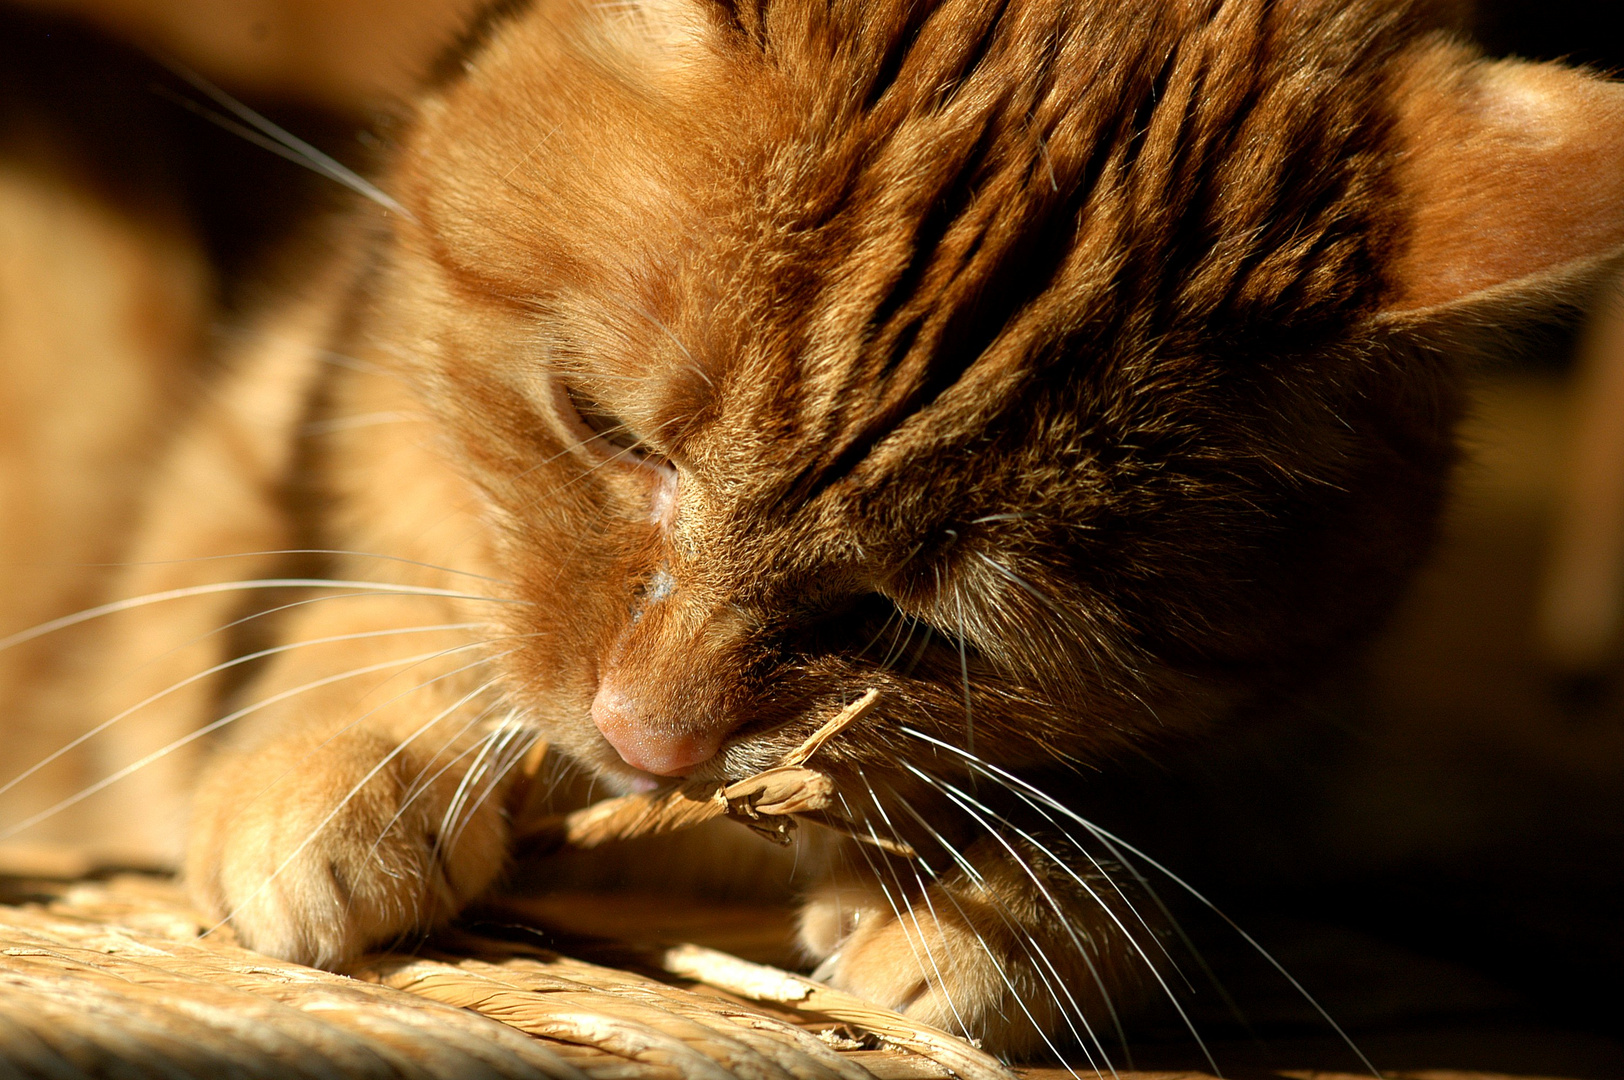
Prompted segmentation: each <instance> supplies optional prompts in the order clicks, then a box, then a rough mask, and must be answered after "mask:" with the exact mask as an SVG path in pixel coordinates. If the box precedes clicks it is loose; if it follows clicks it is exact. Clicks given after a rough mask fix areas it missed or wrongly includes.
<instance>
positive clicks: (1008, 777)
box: [902, 726, 1381, 1077]
mask: <svg viewBox="0 0 1624 1080" xmlns="http://www.w3.org/2000/svg"><path fill="white" fill-rule="evenodd" d="M902 730H903V731H904V732H905V733H907V734H909V735H912V736H914V737H915V738H919V739H923V740H925V741H926V742H929V743H931V744H933V745H935V746H938V747H940V748H942V749H944V750H947V751H949V752H951V753H955V754H958V755H959V756H960V757H966V755H965V753H964V751H963V750H961V749H959V748H958V747H956V746H953V745H951V744H950V743H944V742H942V741H941V740H940V739H935V738H932V737H931V736H929V735H927V734H925V733H924V732H922V731H916V730H914V729H912V728H909V727H906V726H904V727H903V728H902ZM972 764H973V765H974V766H975V767H976V768H978V769H980V770H981V771H982V772H983V773H984V774H985V775H986V776H988V777H989V778H991V779H996V780H1000V781H1002V782H1003V783H1005V784H1006V785H1011V786H1013V787H1017V788H1021V789H1024V790H1025V791H1027V792H1028V793H1030V794H1031V795H1032V796H1033V797H1034V798H1036V799H1038V800H1039V801H1040V802H1042V803H1044V804H1045V805H1047V806H1048V807H1050V808H1051V809H1052V810H1054V811H1056V812H1058V813H1060V814H1063V815H1065V816H1066V817H1067V818H1070V819H1071V820H1072V821H1074V822H1076V823H1077V824H1078V825H1080V826H1082V827H1083V828H1084V829H1086V830H1087V831H1088V833H1089V834H1090V835H1092V836H1094V837H1095V838H1096V839H1098V840H1101V841H1102V842H1104V843H1106V844H1108V845H1109V846H1110V847H1111V848H1112V850H1113V851H1115V850H1116V849H1121V850H1123V851H1128V852H1131V853H1132V854H1133V855H1134V857H1135V858H1138V859H1140V860H1141V861H1143V862H1144V863H1146V864H1147V865H1148V866H1150V867H1152V868H1154V869H1155V870H1156V871H1157V873H1160V874H1162V875H1163V876H1165V877H1166V878H1167V879H1168V880H1169V881H1171V882H1173V884H1175V885H1177V886H1178V887H1179V888H1180V889H1182V890H1184V892H1185V893H1187V894H1188V895H1189V896H1190V897H1191V898H1192V899H1194V900H1195V901H1196V902H1197V903H1199V904H1201V905H1202V906H1203V907H1205V908H1206V909H1207V910H1209V911H1211V912H1212V913H1213V914H1214V915H1216V916H1218V918H1220V919H1222V920H1223V922H1224V923H1225V925H1227V926H1228V927H1229V928H1230V929H1231V930H1233V931H1235V933H1236V934H1238V935H1239V936H1240V938H1241V940H1243V941H1245V942H1246V944H1247V945H1248V946H1250V947H1251V948H1252V949H1253V950H1254V951H1255V952H1256V953H1257V954H1258V955H1259V956H1261V957H1262V958H1263V959H1264V960H1265V961H1267V962H1268V964H1269V966H1271V967H1272V968H1274V970H1275V971H1276V972H1278V973H1279V974H1280V976H1281V977H1282V978H1284V979H1285V980H1286V982H1288V983H1289V984H1290V985H1291V987H1292V989H1293V990H1295V991H1296V992H1297V994H1298V995H1299V996H1301V997H1302V999H1303V1000H1304V1001H1306V1002H1307V1003H1308V1004H1309V1005H1310V1006H1311V1007H1312V1008H1313V1009H1314V1011H1315V1012H1316V1013H1318V1014H1319V1016H1320V1019H1322V1020H1324V1021H1325V1022H1326V1024H1328V1025H1329V1026H1330V1028H1331V1030H1332V1031H1334V1032H1336V1034H1337V1036H1338V1038H1340V1039H1341V1040H1342V1042H1343V1043H1344V1044H1345V1045H1346V1046H1347V1047H1348V1049H1349V1050H1351V1051H1353V1053H1354V1055H1355V1056H1356V1057H1358V1059H1359V1061H1360V1063H1361V1064H1362V1065H1363V1066H1364V1067H1365V1068H1366V1069H1367V1070H1369V1072H1370V1074H1371V1075H1372V1076H1375V1077H1380V1076H1381V1073H1380V1072H1379V1071H1378V1070H1377V1069H1376V1067H1375V1066H1374V1065H1372V1064H1371V1063H1370V1059H1369V1058H1367V1057H1366V1056H1365V1054H1364V1051H1362V1050H1360V1049H1359V1047H1358V1045H1357V1044H1356V1043H1355V1042H1354V1041H1353V1039H1352V1038H1350V1037H1349V1036H1348V1033H1347V1032H1346V1031H1344V1030H1343V1029H1342V1026H1341V1025H1340V1024H1338V1023H1337V1022H1336V1021H1335V1020H1334V1019H1333V1018H1332V1017H1331V1014H1330V1013H1328V1012H1327V1011H1326V1010H1325V1007H1324V1006H1323V1005H1321V1004H1320V1003H1319V1001H1318V1000H1317V999H1316V998H1315V997H1314V995H1312V994H1310V993H1309V992H1308V990H1307V988H1305V987H1304V986H1303V985H1302V983H1300V982H1298V981H1297V980H1296V978H1294V977H1293V976H1292V974H1291V973H1290V972H1289V971H1287V970H1286V969H1285V966H1284V965H1282V964H1281V963H1280V961H1278V960H1276V959H1275V958H1274V955H1273V954H1272V953H1270V952H1269V950H1267V949H1265V948H1264V947H1263V946H1262V944H1261V943H1259V942H1258V940H1257V939H1256V938H1254V937H1252V935H1251V934H1248V933H1247V932H1246V931H1245V930H1243V929H1242V928H1241V927H1240V925H1239V924H1238V923H1236V922H1235V921H1234V920H1233V919H1231V918H1230V917H1229V916H1228V915H1226V914H1224V912H1223V910H1222V909H1220V908H1219V907H1218V905H1216V904H1214V903H1213V902H1212V901H1211V900H1209V899H1207V897H1206V896H1205V895H1203V894H1202V893H1201V891H1200V890H1199V889H1197V888H1196V887H1195V886H1193V885H1191V884H1190V883H1189V882H1187V881H1185V880H1184V879H1183V878H1182V877H1180V876H1178V875H1177V874H1175V873H1174V872H1173V871H1172V870H1170V869H1168V868H1167V867H1166V866H1164V865H1163V864H1162V863H1160V862H1158V861H1157V860H1155V859H1153V858H1151V857H1150V856H1149V855H1147V854H1145V853H1144V852H1143V851H1141V850H1140V849H1139V848H1137V847H1135V846H1134V845H1132V844H1130V843H1128V842H1127V841H1126V840H1123V839H1122V838H1121V837H1119V836H1117V835H1115V834H1114V833H1111V832H1109V831H1108V830H1106V829H1104V828H1102V827H1100V826H1098V825H1096V824H1094V823H1093V822H1091V821H1089V820H1088V819H1087V818H1085V817H1083V816H1082V815H1080V814H1078V813H1077V812H1076V811H1074V810H1072V809H1071V808H1069V807H1067V806H1066V805H1064V804H1063V803H1061V802H1059V801H1058V800H1056V799H1055V798H1053V797H1052V796H1050V795H1049V794H1048V793H1046V792H1044V791H1043V790H1042V789H1040V788H1036V787H1034V786H1032V785H1031V784H1029V783H1027V782H1026V781H1025V780H1022V779H1021V778H1020V777H1018V776H1016V775H1014V774H1013V773H1010V772H1007V771H1005V770H1004V769H1001V768H999V767H998V766H996V765H993V764H990V763H988V762H985V761H982V760H981V759H979V758H977V759H974V760H973V761H972Z"/></svg>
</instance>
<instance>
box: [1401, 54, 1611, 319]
mask: <svg viewBox="0 0 1624 1080" xmlns="http://www.w3.org/2000/svg"><path fill="white" fill-rule="evenodd" d="M1397 101H1398V104H1399V120H1398V133H1399V136H1400V139H1401V141H1402V147H1403V150H1402V156H1401V158H1400V161H1399V165H1398V170H1397V186H1398V194H1399V196H1400V198H1401V199H1402V202H1403V205H1404V206H1405V207H1406V208H1407V210H1408V218H1409V228H1408V236H1407V238H1406V241H1405V244H1404V247H1403V249H1402V252H1401V253H1400V255H1399V257H1398V259H1397V261H1396V263H1395V264H1394V265H1393V267H1392V283H1393V290H1392V293H1391V294H1390V296H1391V299H1390V302H1389V304H1388V305H1387V306H1388V310H1389V312H1390V313H1394V314H1402V313H1408V312H1420V311H1425V310H1429V309H1436V308H1440V307H1444V306H1448V305H1454V304H1456V303H1458V302H1460V301H1466V300H1470V299H1472V298H1474V297H1477V296H1480V295H1483V296H1486V295H1488V294H1490V293H1497V292H1501V291H1518V290H1532V291H1536V292H1537V291H1540V290H1541V289H1544V290H1545V291H1555V290H1557V289H1559V288H1560V287H1561V286H1562V285H1563V284H1564V283H1565V282H1568V281H1570V280H1571V281H1574V282H1577V281H1579V280H1581V279H1583V278H1584V277H1585V276H1586V274H1585V271H1586V270H1593V269H1599V268H1600V267H1601V265H1602V264H1603V263H1604V262H1605V261H1606V260H1607V259H1609V258H1610V257H1612V256H1614V255H1616V254H1618V253H1620V252H1624V84H1621V83H1615V82H1609V81H1607V80H1605V79H1601V78H1598V77H1596V76H1594V75H1589V74H1586V73H1584V72H1581V71H1576V70H1574V69H1571V68H1565V67H1562V66H1560V65H1557V64H1536V63H1527V62H1523V61H1517V60H1501V61H1484V60H1476V59H1473V58H1471V57H1470V56H1469V55H1468V54H1466V50H1464V49H1461V48H1459V47H1457V46H1452V45H1440V46H1435V47H1434V48H1432V49H1430V50H1427V51H1426V52H1425V53H1424V54H1421V55H1418V56H1417V57H1416V58H1415V63H1414V64H1413V65H1412V66H1411V67H1410V69H1409V70H1408V72H1407V75H1406V77H1405V79H1404V80H1403V83H1402V85H1401V87H1400V90H1399V94H1398V98H1397Z"/></svg>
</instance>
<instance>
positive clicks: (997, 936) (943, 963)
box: [800, 885, 1136, 1059]
mask: <svg viewBox="0 0 1624 1080" xmlns="http://www.w3.org/2000/svg"><path fill="white" fill-rule="evenodd" d="M980 892H981V890H979V889H959V888H954V889H945V888H943V887H941V886H940V885H932V886H931V887H930V888H929V889H928V890H926V891H925V892H924V893H915V894H914V895H912V896H911V897H908V898H905V899H904V898H900V897H898V896H897V895H896V893H895V891H894V890H893V892H892V894H891V896H889V897H888V896H886V895H885V894H883V893H879V892H877V891H866V890H862V889H852V888H843V889H838V890H829V891H827V892H825V893H822V894H819V895H818V896H816V897H814V898H813V899H812V900H811V902H809V903H808V904H807V905H806V906H805V907H804V908H803V909H802V912H801V927H800V929H801V933H800V937H801V944H802V946H803V948H804V949H805V950H806V951H807V952H808V953H809V954H810V955H812V956H814V957H821V958H822V963H821V964H820V965H819V966H818V969H817V970H816V971H815V972H814V978H818V979H821V980H822V981H824V982H827V983H828V984H829V985H830V986H833V987H834V988H836V989H839V990H844V991H846V992H848V993H851V994H855V995H856V996H858V997H861V998H865V999H867V1000H869V1001H872V1002H874V1003H875V1004H878V1005H883V1006H885V1007H886V1008H889V1009H892V1010H894V1011H896V1012H900V1013H902V1014H904V1015H906V1016H908V1017H910V1018H912V1019H915V1020H918V1021H920V1022H922V1023H926V1024H930V1025H932V1026H934V1027H938V1028H942V1029H944V1030H946V1031H951V1032H953V1033H955V1034H959V1035H963V1036H965V1037H966V1038H969V1039H971V1040H973V1041H975V1042H977V1043H978V1044H979V1045H981V1046H982V1047H983V1048H984V1049H986V1050H987V1051H989V1052H991V1053H994V1054H1000V1055H1005V1056H1008V1057H1012V1058H1015V1059H1020V1058H1026V1057H1031V1056H1033V1055H1045V1056H1047V1055H1052V1054H1054V1053H1055V1052H1056V1051H1057V1050H1060V1049H1063V1048H1065V1047H1066V1046H1068V1045H1069V1044H1073V1043H1075V1042H1076V1041H1077V1040H1078V1038H1079V1036H1080V1035H1081V1034H1082V1033H1083V1032H1086V1031H1087V1030H1088V1029H1089V1028H1090V1027H1092V1028H1093V1029H1094V1030H1096V1031H1098V1030H1100V1028H1099V1025H1100V1024H1101V1023H1105V1024H1109V1023H1110V1022H1111V1020H1110V1010H1108V1009H1107V1008H1106V1007H1105V1003H1104V997H1103V995H1102V993H1101V988H1102V987H1108V988H1109V990H1108V991H1107V992H1109V993H1110V994H1111V996H1112V997H1113V999H1116V1001H1115V1004H1121V1003H1122V1001H1124V1000H1125V999H1127V998H1131V997H1133V996H1135V991H1136V987H1134V986H1133V985H1132V983H1133V980H1131V979H1130V980H1124V979H1123V978H1122V977H1121V973H1120V972H1119V971H1118V970H1116V967H1117V965H1116V964H1115V963H1112V962H1110V961H1109V960H1108V959H1107V958H1106V957H1105V956H1103V955H1102V954H1101V952H1100V951H1099V950H1098V948H1097V942H1089V941H1088V940H1087V939H1086V938H1084V937H1082V936H1080V935H1081V933H1086V931H1079V932H1078V933H1077V934H1074V933H1073V932H1071V931H1069V930H1064V929H1061V930H1060V932H1059V933H1056V930H1057V929H1059V928H1058V927H1057V926H1056V921H1055V920H1052V919H1049V918H1044V917H1041V916H1039V917H1034V916H1032V915H1031V910H1032V909H1031V908H1030V907H1028V906H1025V905H1021V907H1019V908H1017V910H1022V909H1024V912H1025V913H1026V914H1027V916H1028V917H1027V918H1025V919H1016V918H1012V917H1011V916H1010V915H1009V913H1008V912H1009V908H1008V907H1007V906H1006V904H1005V903H1004V902H1002V901H1001V900H1000V899H999V898H996V897H990V896H988V895H985V894H982V895H976V894H977V893H980ZM892 899H897V900H898V902H899V905H900V907H894V906H892V904H891V900H892ZM1009 899H1011V900H1016V899H1018V898H1015V897H1011V898H1009ZM1085 950H1086V952H1087V953H1088V954H1089V955H1087V956H1085V955H1084V951H1085Z"/></svg>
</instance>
